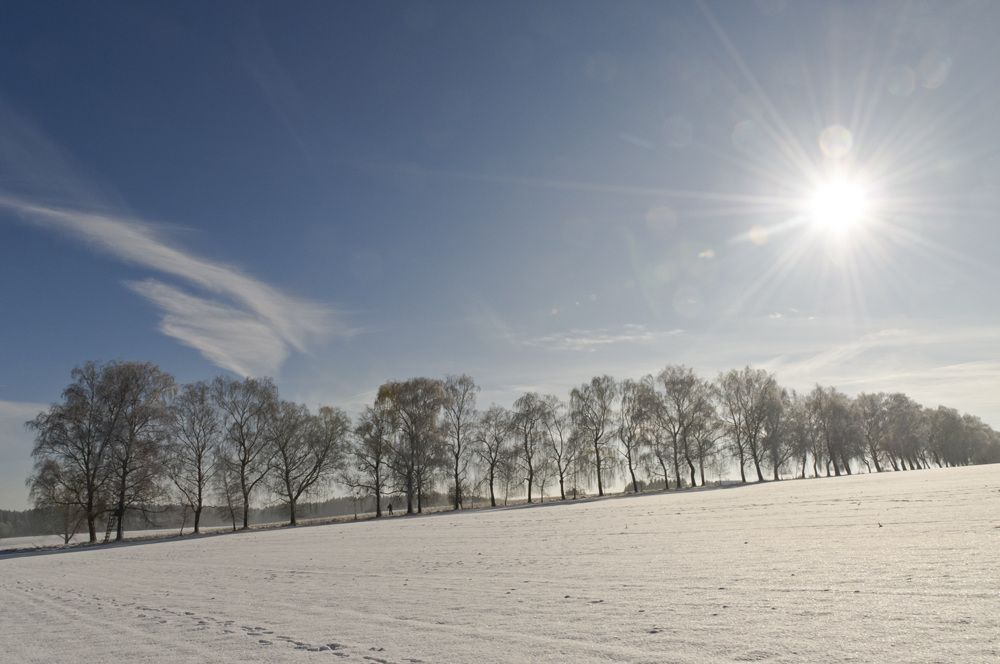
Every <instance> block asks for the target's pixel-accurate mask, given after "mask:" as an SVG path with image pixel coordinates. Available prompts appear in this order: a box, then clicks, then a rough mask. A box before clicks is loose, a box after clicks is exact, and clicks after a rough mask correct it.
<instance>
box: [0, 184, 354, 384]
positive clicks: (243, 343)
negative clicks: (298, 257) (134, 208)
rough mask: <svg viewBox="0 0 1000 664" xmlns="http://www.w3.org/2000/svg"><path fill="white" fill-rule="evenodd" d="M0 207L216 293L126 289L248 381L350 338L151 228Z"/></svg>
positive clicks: (296, 303)
mask: <svg viewBox="0 0 1000 664" xmlns="http://www.w3.org/2000/svg"><path fill="white" fill-rule="evenodd" d="M0 207H2V208H6V209H7V210H10V211H12V212H16V213H18V214H19V215H20V216H21V217H22V218H23V219H25V220H27V221H29V222H31V223H33V224H34V225H36V226H39V227H41V228H45V229H47V230H54V231H61V232H65V233H68V234H70V235H71V236H73V237H75V238H77V239H79V240H82V241H83V242H85V243H86V244H88V245H90V246H91V247H93V248H95V249H97V250H98V251H101V252H104V253H108V254H111V255H112V256H114V257H116V258H118V259H120V260H122V261H124V262H126V263H131V264H135V265H140V266H142V267H146V268H149V269H152V270H156V271H159V272H163V273H165V274H168V275H171V276H174V277H177V278H180V279H183V280H185V281H187V282H189V283H191V284H192V285H194V286H196V287H199V288H201V289H204V290H205V291H209V292H211V293H213V294H214V295H215V297H202V296H199V295H195V294H192V293H188V292H183V291H181V290H179V289H178V288H176V287H172V286H167V285H166V284H163V283H161V282H159V281H155V280H149V281H145V282H140V283H129V284H127V285H128V286H129V287H130V288H131V289H132V290H134V291H135V292H137V293H139V294H141V295H143V296H144V297H146V298H148V299H149V300H150V301H152V302H153V303H154V304H156V305H157V306H159V307H160V308H161V310H162V311H163V319H162V321H161V324H160V330H161V331H162V332H163V333H164V334H167V335H169V336H172V337H174V338H176V339H178V340H179V341H181V342H182V343H184V344H185V345H187V346H190V347H192V348H195V349H197V350H199V351H200V352H201V353H202V355H204V356H205V358H206V359H208V360H210V361H211V362H213V363H215V364H217V365H218V366H220V367H222V368H224V369H229V370H231V371H233V372H236V373H239V374H243V375H248V374H256V373H259V372H274V371H276V370H277V369H278V368H280V366H281V364H282V362H284V360H285V359H286V358H287V357H288V355H289V352H290V348H292V349H295V350H297V351H299V352H306V351H307V350H308V348H309V347H310V345H311V344H312V343H313V342H315V341H317V340H318V339H320V338H322V337H324V336H326V335H327V334H330V333H338V334H342V335H348V334H350V333H351V330H350V329H349V328H348V327H347V326H346V325H344V324H343V323H342V322H340V321H339V320H337V319H336V317H335V315H334V312H333V311H332V310H331V309H329V308H324V307H322V306H321V305H318V304H316V303H314V302H310V301H308V300H304V299H300V298H295V297H292V296H289V295H287V294H285V293H282V292H281V291H279V290H278V289H276V288H274V287H272V286H269V285H267V284H265V283H262V282H260V281H258V280H256V279H254V278H253V277H250V276H248V275H246V274H245V273H243V272H242V271H241V270H239V269H238V268H236V267H233V266H230V265H225V264H222V263H216V262H212V261H209V260H207V259H205V258H201V257H198V256H195V255H193V254H191V253H189V252H187V251H185V250H183V249H181V248H179V247H176V246H172V245H171V244H170V243H168V241H167V240H166V239H165V238H163V237H161V234H160V233H159V232H158V230H157V229H156V227H154V226H153V225H151V224H149V223H146V222H143V221H140V220H137V219H128V218H121V217H116V216H112V215H110V214H104V213H98V212H87V211H80V210H70V209H63V208H56V207H51V206H46V205H40V204H36V203H32V202H28V201H24V200H21V199H19V198H15V197H12V196H2V195H0Z"/></svg>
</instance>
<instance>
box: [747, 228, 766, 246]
mask: <svg viewBox="0 0 1000 664" xmlns="http://www.w3.org/2000/svg"><path fill="white" fill-rule="evenodd" d="M747 235H748V237H749V238H750V241H751V242H753V243H754V244H764V243H765V242H767V229H766V228H764V227H763V226H754V227H753V228H751V229H750V232H749V233H748V234H747Z"/></svg>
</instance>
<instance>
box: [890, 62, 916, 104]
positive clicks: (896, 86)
mask: <svg viewBox="0 0 1000 664" xmlns="http://www.w3.org/2000/svg"><path fill="white" fill-rule="evenodd" d="M886 88H887V89H888V90H889V94H891V95H892V96H893V97H907V96H909V95H911V94H913V91H914V90H916V89H917V74H916V72H914V71H913V70H912V69H910V68H909V67H896V68H895V69H893V70H892V71H891V72H889V82H888V83H887V84H886Z"/></svg>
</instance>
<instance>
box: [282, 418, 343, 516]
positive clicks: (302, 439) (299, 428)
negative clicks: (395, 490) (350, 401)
mask: <svg viewBox="0 0 1000 664" xmlns="http://www.w3.org/2000/svg"><path fill="white" fill-rule="evenodd" d="M270 429H271V431H270V434H269V436H268V438H269V439H270V442H271V445H272V446H273V451H272V454H271V457H272V459H273V461H272V466H273V473H272V474H271V484H272V491H274V492H275V493H276V494H278V495H279V496H281V501H282V502H283V503H284V504H285V506H286V507H287V508H288V518H289V525H291V526H294V525H297V524H298V518H297V514H296V508H297V506H298V503H299V500H300V499H301V498H302V496H304V495H309V494H312V493H314V492H316V491H318V490H319V489H321V488H323V487H324V486H326V484H327V483H328V481H329V480H330V479H332V478H333V476H334V474H335V473H336V472H337V471H338V470H340V469H341V466H342V463H343V459H344V454H345V447H346V443H347V434H348V432H349V431H350V429H351V420H350V418H348V417H347V415H346V414H345V413H344V411H342V410H340V409H339V408H330V407H329V406H324V407H322V408H320V409H319V413H318V414H317V415H312V414H310V413H309V409H308V408H306V407H305V406H300V405H296V404H294V403H290V402H288V401H282V402H280V404H279V405H278V407H277V408H276V409H275V414H274V416H273V417H272V418H271V419H270Z"/></svg>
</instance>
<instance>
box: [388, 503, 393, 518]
mask: <svg viewBox="0 0 1000 664" xmlns="http://www.w3.org/2000/svg"><path fill="white" fill-rule="evenodd" d="M389 516H392V503H389Z"/></svg>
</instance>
